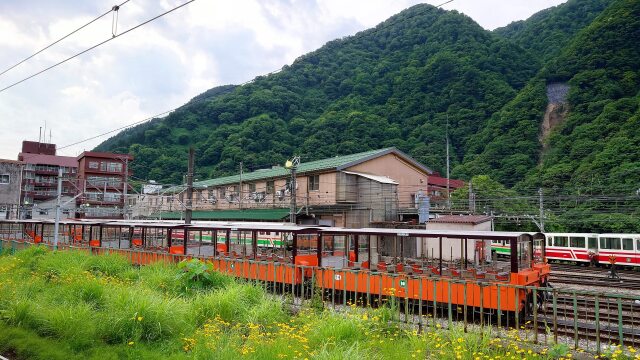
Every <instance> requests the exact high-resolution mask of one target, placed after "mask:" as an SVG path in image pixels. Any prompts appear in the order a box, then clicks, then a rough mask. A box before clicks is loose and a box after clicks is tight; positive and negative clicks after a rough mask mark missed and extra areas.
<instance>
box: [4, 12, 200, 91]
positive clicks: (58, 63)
mask: <svg viewBox="0 0 640 360" xmlns="http://www.w3.org/2000/svg"><path fill="white" fill-rule="evenodd" d="M194 1H195V0H189V1H187V2H185V3H183V4H181V5H178V6H176V7H174V8H172V9H170V10H168V11H165V12H164V13H162V14H160V15H157V16H155V17H153V18H151V19H149V20H147V21H145V22H142V23H140V24H138V25H136V26H134V27H132V28H130V29H128V30H126V31H124V32H122V33H120V34H117V35H114V36H113V37H110V38H108V39H106V40H104V41H102V42H99V43H97V44H95V45H93V46H91V47H89V48H88V49H85V50H83V51H81V52H79V53H77V54H75V55H72V56H70V57H68V58H66V59H64V60H62V61H60V62H57V63H55V64H53V65H51V66H49V67H47V68H45V69H43V70H40V71H38V72H37V73H35V74H32V75H30V76H28V77H26V78H24V79H22V80H19V81H17V82H15V83H13V84H11V85H9V86H6V87H4V88H2V89H0V93H1V92H4V91H6V90H9V89H11V88H12V87H14V86H16V85H18V84H21V83H23V82H25V81H27V80H30V79H32V78H34V77H36V76H38V75H40V74H42V73H44V72H46V71H49V70H51V69H53V68H55V67H57V66H60V65H62V64H64V63H66V62H67V61H69V60H71V59H74V58H76V57H78V56H80V55H82V54H84V53H87V52H89V51H91V50H93V49H95V48H97V47H99V46H102V45H104V44H106V43H108V42H109V41H111V40H114V39H117V38H119V37H120V36H122V35H125V34H127V33H129V32H131V31H133V30H136V29H138V28H139V27H141V26H144V25H146V24H148V23H150V22H152V21H154V20H157V19H159V18H161V17H163V16H165V15H167V14H169V13H171V12H173V11H175V10H178V9H180V8H181V7H183V6H186V5H188V4H190V3H192V2H194Z"/></svg>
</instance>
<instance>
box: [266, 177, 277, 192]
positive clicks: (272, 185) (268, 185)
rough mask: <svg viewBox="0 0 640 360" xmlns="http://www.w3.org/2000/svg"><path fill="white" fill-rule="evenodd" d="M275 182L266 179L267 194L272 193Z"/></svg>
mask: <svg viewBox="0 0 640 360" xmlns="http://www.w3.org/2000/svg"><path fill="white" fill-rule="evenodd" d="M275 188H276V184H275V182H274V181H273V180H271V181H267V194H273V193H274V192H275Z"/></svg>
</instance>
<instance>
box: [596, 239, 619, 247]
mask: <svg viewBox="0 0 640 360" xmlns="http://www.w3.org/2000/svg"><path fill="white" fill-rule="evenodd" d="M600 248H601V249H605V250H620V238H605V237H603V238H600Z"/></svg>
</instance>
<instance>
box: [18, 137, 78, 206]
mask: <svg viewBox="0 0 640 360" xmlns="http://www.w3.org/2000/svg"><path fill="white" fill-rule="evenodd" d="M18 160H19V161H21V162H22V163H23V164H24V165H23V171H22V181H21V188H20V206H21V208H22V211H23V214H22V215H21V217H26V218H31V217H50V216H52V214H53V213H52V212H51V205H50V204H49V203H50V202H51V200H52V199H55V198H56V197H57V187H58V170H59V169H60V168H62V176H63V177H64V178H67V179H75V177H76V173H77V170H78V162H77V160H76V158H74V157H71V156H58V155H56V145H55V144H47V143H41V142H36V141H23V142H22V151H21V152H20V153H19V154H18ZM75 194H76V188H75V186H73V181H69V180H67V181H64V182H63V184H62V196H63V197H73V196H74V195H75ZM43 205H44V206H43ZM34 211H35V212H36V214H34Z"/></svg>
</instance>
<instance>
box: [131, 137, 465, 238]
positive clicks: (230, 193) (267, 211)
mask: <svg viewBox="0 0 640 360" xmlns="http://www.w3.org/2000/svg"><path fill="white" fill-rule="evenodd" d="M296 173H297V176H296V184H297V188H296V191H295V193H296V199H295V200H296V205H297V206H296V212H297V215H296V217H297V220H298V223H306V224H309V223H313V224H322V225H332V226H344V227H364V226H369V225H370V224H371V223H373V222H380V221H394V220H396V219H397V218H398V214H400V213H402V214H408V213H411V212H413V213H415V214H417V212H416V207H417V203H418V201H417V199H418V198H419V197H420V196H426V195H428V194H430V193H431V192H433V191H435V190H434V189H433V188H431V187H430V186H429V184H430V182H431V183H435V184H441V183H442V178H441V177H440V176H439V174H437V173H436V172H435V171H433V170H431V169H429V168H428V167H426V166H425V165H423V164H420V163H419V162H418V161H416V160H415V159H413V158H412V157H410V156H409V155H407V154H405V153H403V152H402V151H400V150H398V149H396V148H385V149H379V150H372V151H367V152H362V153H357V154H351V155H344V156H336V157H332V158H327V159H321V160H316V161H310V162H301V163H300V164H299V166H297V172H296ZM452 185H458V186H462V185H463V184H462V182H461V181H453V182H450V190H451V191H452V190H454V189H455V187H453V186H452ZM438 186H439V185H438ZM291 190H292V187H291V171H290V170H289V169H286V168H285V167H283V166H274V167H272V168H268V169H261V170H257V171H253V172H249V173H245V174H242V175H240V174H237V175H232V176H225V177H220V178H215V179H209V180H204V181H197V182H195V183H194V195H193V198H192V209H193V210H194V211H193V219H195V220H251V221H285V220H288V218H289V212H290V207H291V203H292V199H291V196H292V191H291ZM438 191H439V190H438ZM445 196H446V194H445ZM136 203H137V204H138V206H139V207H140V208H146V209H149V210H148V214H142V213H140V214H137V215H139V217H145V216H150V217H153V218H159V219H181V218H182V216H183V211H184V209H185V207H186V203H187V199H186V187H185V186H176V187H172V188H169V189H166V190H164V191H163V192H162V193H161V194H158V195H151V194H147V195H145V196H140V197H139V198H138V199H136ZM408 209H413V210H412V211H408Z"/></svg>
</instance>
